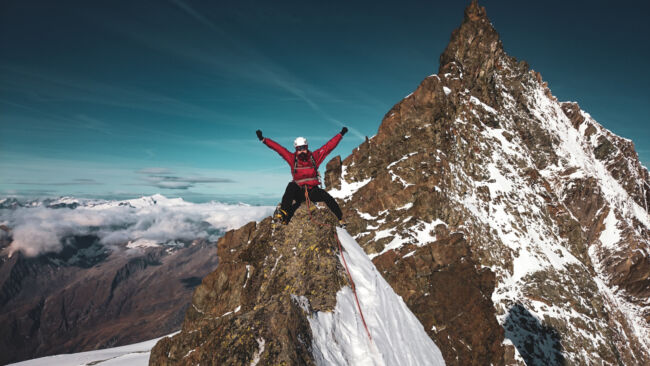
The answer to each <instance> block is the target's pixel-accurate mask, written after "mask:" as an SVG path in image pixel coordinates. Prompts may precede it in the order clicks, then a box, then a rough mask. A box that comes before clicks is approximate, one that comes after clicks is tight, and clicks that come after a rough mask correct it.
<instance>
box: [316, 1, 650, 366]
mask: <svg viewBox="0 0 650 366" xmlns="http://www.w3.org/2000/svg"><path fill="white" fill-rule="evenodd" d="M326 182H327V184H328V188H329V189H330V193H332V194H333V195H334V196H336V197H338V198H339V199H341V201H342V202H343V203H344V204H343V206H344V213H345V215H346V216H347V217H348V220H349V221H350V225H349V227H348V230H349V231H350V232H351V233H352V234H353V235H354V238H355V239H356V240H357V241H358V242H359V244H361V246H362V247H363V248H364V250H365V251H366V252H367V253H368V254H369V256H370V257H371V258H373V262H374V263H375V265H376V266H377V268H379V270H380V271H381V273H382V274H383V275H384V277H385V278H386V279H387V280H388V282H389V283H390V284H391V285H392V286H393V288H394V289H395V291H396V292H397V293H398V294H399V295H401V296H402V297H404V300H405V301H406V303H407V304H408V306H409V307H410V309H411V310H412V311H413V312H414V313H415V315H416V316H417V317H418V318H419V319H420V321H421V322H422V323H423V324H424V326H425V329H427V331H428V332H429V335H430V336H431V337H432V339H433V340H434V341H435V342H436V344H438V346H440V348H441V351H442V353H443V355H444V357H445V360H446V361H447V363H448V364H459V365H468V364H477V365H478V364H489V363H493V364H504V363H505V364H521V363H522V362H526V363H527V364H528V365H548V364H561V363H563V362H567V363H570V364H612V365H616V364H626V365H633V364H634V365H637V364H650V234H649V233H650V231H649V229H650V216H649V214H648V201H650V189H649V188H650V179H649V176H648V170H647V169H646V168H645V167H643V166H642V165H641V164H640V162H639V159H638V156H637V154H636V152H635V150H634V144H633V143H632V141H630V140H627V139H624V138H621V137H618V136H616V135H615V134H613V133H612V132H611V131H608V130H607V129H605V128H604V127H603V126H602V125H600V124H599V123H598V122H596V121H594V120H593V118H591V117H590V115H589V114H588V113H586V112H584V111H582V110H581V109H580V107H579V106H578V105H577V103H573V102H559V101H558V100H557V99H556V98H555V97H554V96H553V95H552V93H551V91H550V89H549V87H548V85H547V83H545V82H544V81H543V80H542V78H541V75H540V74H539V73H538V72H535V71H533V70H530V69H529V67H528V65H527V64H526V63H525V62H523V61H518V60H516V59H515V58H513V57H510V56H508V55H507V54H506V53H505V51H504V49H503V45H502V43H501V41H500V39H499V36H498V34H497V32H496V31H495V29H494V28H493V26H492V24H491V23H490V21H489V20H488V18H487V16H486V12H485V9H484V8H482V7H480V6H478V4H477V3H476V2H472V4H471V5H470V6H469V7H468V8H467V9H466V11H465V18H464V20H463V23H462V25H461V26H460V27H459V28H458V29H456V30H455V31H454V32H453V33H452V36H451V40H450V43H449V45H448V47H447V49H446V50H445V51H444V52H443V54H442V55H441V58H440V69H439V72H438V73H437V74H434V75H430V76H428V77H427V78H425V79H424V80H423V81H422V83H421V84H420V85H419V86H418V88H417V89H416V90H415V91H414V92H413V93H412V94H410V95H408V96H407V97H405V98H404V99H403V100H402V101H400V102H399V103H397V104H396V105H395V106H394V107H393V108H392V109H391V110H390V111H388V113H387V114H386V115H385V117H384V119H383V121H382V123H381V125H380V127H379V130H378V132H377V135H375V136H373V137H372V138H370V139H367V141H366V142H365V143H363V144H361V145H360V146H359V147H358V148H357V149H356V150H355V151H354V152H353V153H352V155H350V156H349V157H347V158H345V159H344V160H343V161H341V159H340V158H335V159H334V160H332V161H331V162H330V163H329V164H328V170H327V173H326ZM476 329H481V333H482V334H477V332H476Z"/></svg>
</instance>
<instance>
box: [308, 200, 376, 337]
mask: <svg viewBox="0 0 650 366" xmlns="http://www.w3.org/2000/svg"><path fill="white" fill-rule="evenodd" d="M305 201H306V202H307V209H308V210H307V211H309V220H310V221H313V222H315V223H317V224H318V225H320V226H324V227H332V225H330V224H327V223H324V222H320V221H318V220H315V219H314V218H313V217H312V214H311V211H312V209H311V200H310V199H309V191H308V190H307V188H306V187H305ZM334 237H335V238H336V243H337V244H338V246H339V254H340V255H341V258H343V265H344V266H345V272H346V273H347V275H348V280H350V285H351V286H352V292H353V293H354V299H355V300H356V302H357V308H358V309H359V314H360V315H361V321H362V322H363V327H364V328H366V333H367V334H368V339H370V341H371V342H372V336H370V331H369V330H368V326H367V325H366V319H365V318H364V317H363V311H362V310H361V304H359V297H358V296H357V288H356V286H355V285H354V281H353V280H352V275H351V274H350V269H349V268H348V263H347V261H346V260H345V255H343V247H342V246H341V240H339V235H338V233H337V232H336V228H335V229H334Z"/></svg>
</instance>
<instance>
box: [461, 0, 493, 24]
mask: <svg viewBox="0 0 650 366" xmlns="http://www.w3.org/2000/svg"><path fill="white" fill-rule="evenodd" d="M481 19H487V13H486V11H485V7H484V6H480V5H479V4H478V0H472V2H471V3H470V4H469V5H468V6H467V7H466V8H465V20H464V22H470V21H472V22H475V21H478V20H481Z"/></svg>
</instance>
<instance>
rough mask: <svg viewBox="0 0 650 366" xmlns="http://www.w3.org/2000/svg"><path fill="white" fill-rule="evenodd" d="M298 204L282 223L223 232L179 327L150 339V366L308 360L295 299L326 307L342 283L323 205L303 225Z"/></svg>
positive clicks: (307, 335)
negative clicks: (212, 266)
mask: <svg viewBox="0 0 650 366" xmlns="http://www.w3.org/2000/svg"><path fill="white" fill-rule="evenodd" d="M308 216H309V214H308V213H307V210H306V209H305V208H304V205H303V207H302V208H300V209H299V210H298V211H297V212H296V215H295V216H294V217H293V219H292V220H291V223H290V224H289V225H287V226H279V227H277V228H273V226H272V224H271V220H270V218H267V219H266V220H264V221H262V222H260V223H259V224H257V225H256V224H255V223H250V224H248V225H246V226H245V227H243V228H240V229H238V230H235V231H230V232H228V233H227V234H226V235H225V236H224V237H223V238H221V239H220V240H219V242H218V244H217V245H218V256H219V259H220V262H219V266H218V268H217V270H216V271H214V272H213V273H211V274H210V275H208V276H207V277H205V278H204V279H203V282H202V284H201V285H200V286H199V287H198V288H197V289H196V291H195V292H194V296H193V298H192V305H191V306H190V308H189V309H188V310H187V313H186V315H185V321H184V323H183V329H182V331H181V332H180V333H179V334H177V335H175V336H174V337H172V338H165V339H163V340H161V341H160V342H158V344H156V346H155V347H154V349H153V350H152V353H151V358H150V360H149V364H150V365H196V364H202V365H245V364H246V365H247V364H250V363H251V362H252V361H253V360H254V359H255V360H258V361H259V362H260V364H262V365H313V364H314V359H313V356H312V350H311V345H312V335H311V329H310V327H309V323H308V321H307V317H306V315H305V314H304V311H303V309H302V308H301V306H300V305H299V303H298V300H297V298H298V297H302V296H304V297H305V298H306V299H307V300H308V302H309V305H310V308H311V309H312V310H314V311H328V310H332V309H333V308H334V306H335V305H336V293H337V291H338V290H339V289H340V288H341V287H343V286H344V285H347V280H346V279H345V278H344V277H342V273H344V272H343V271H344V270H343V268H342V267H341V265H340V263H339V260H338V258H337V256H336V250H335V248H336V245H337V244H336V242H335V239H334V238H335V236H334V224H335V220H334V218H333V216H332V215H329V214H328V212H327V211H325V210H317V211H315V212H314V218H315V219H316V220H318V221H320V222H326V223H329V224H331V225H332V226H331V227H329V226H320V225H315V224H313V223H310V222H309V218H308Z"/></svg>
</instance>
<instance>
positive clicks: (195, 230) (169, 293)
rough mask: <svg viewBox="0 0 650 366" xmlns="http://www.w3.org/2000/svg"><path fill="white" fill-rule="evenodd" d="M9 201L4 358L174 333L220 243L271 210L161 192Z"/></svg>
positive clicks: (2, 264) (0, 353)
mask: <svg viewBox="0 0 650 366" xmlns="http://www.w3.org/2000/svg"><path fill="white" fill-rule="evenodd" d="M9 201H11V202H9ZM7 202H9V205H7V206H6V207H5V206H3V207H4V208H1V209H0V249H1V250H2V255H0V322H1V323H2V324H3V332H2V336H1V337H0V363H6V362H13V361H18V360H22V359H26V358H33V357H38V356H43V355H50V354H55V353H70V352H79V351H84V350H92V349H98V348H105V347H110V346H114V345H122V344H128V343H133V342H137V341H142V340H146V339H151V338H154V337H158V336H161V335H163V334H168V333H170V332H172V331H175V330H177V329H178V327H179V326H180V323H181V321H182V318H183V315H184V312H185V309H186V307H187V306H188V305H189V300H190V297H191V292H192V290H193V288H194V287H195V286H197V285H198V284H199V283H200V281H201V278H203V277H204V276H205V275H206V274H208V273H209V272H210V271H212V270H213V269H214V268H215V267H216V265H217V258H216V250H215V244H214V241H216V240H217V238H218V237H219V236H221V235H223V233H224V232H225V230H228V229H232V228H236V227H239V226H241V225H243V224H244V223H247V222H250V221H251V220H256V219H260V218H262V217H264V216H267V215H268V214H269V213H270V212H271V211H272V209H273V208H271V207H255V206H248V205H226V204H221V203H215V202H210V203H204V204H193V203H189V202H185V201H183V200H182V199H180V198H175V199H169V198H166V197H164V196H162V195H154V196H148V197H141V198H138V199H132V200H125V201H106V200H88V199H78V198H72V197H63V198H60V199H49V200H42V201H30V202H19V201H17V200H5V201H4V203H7Z"/></svg>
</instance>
